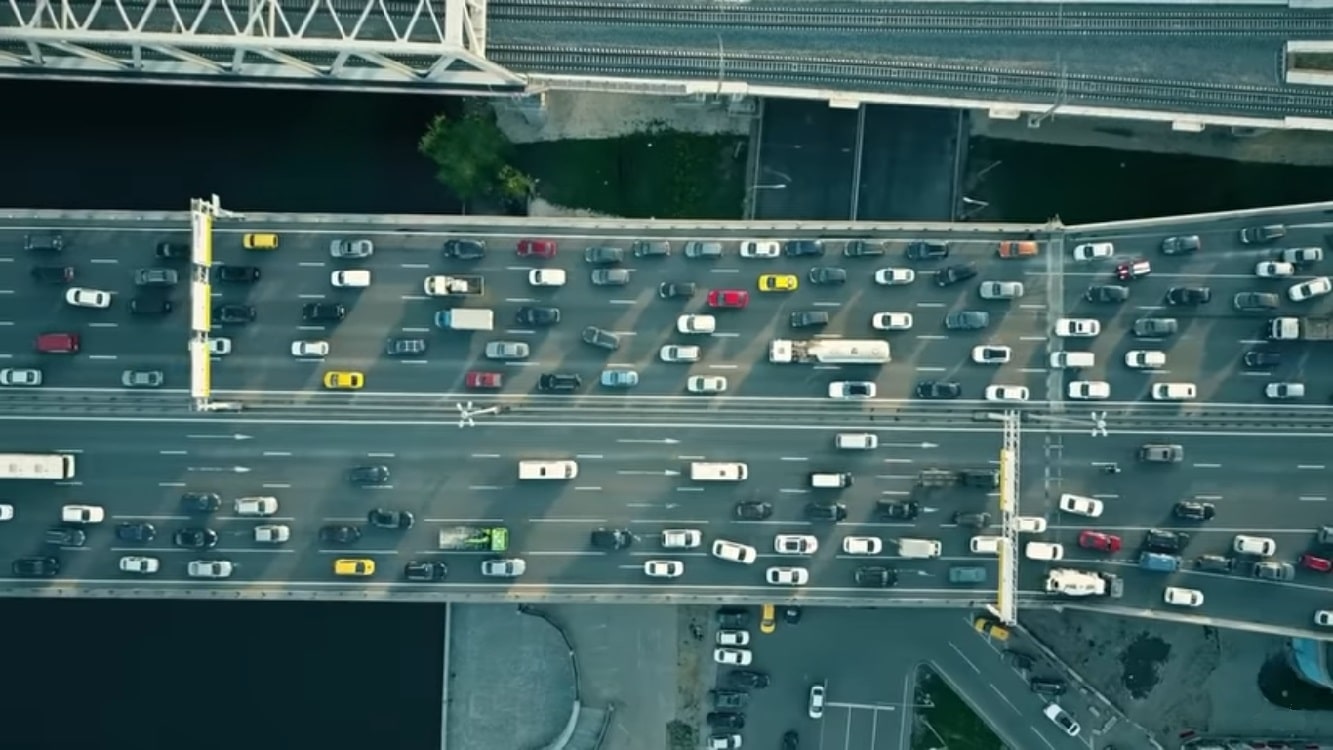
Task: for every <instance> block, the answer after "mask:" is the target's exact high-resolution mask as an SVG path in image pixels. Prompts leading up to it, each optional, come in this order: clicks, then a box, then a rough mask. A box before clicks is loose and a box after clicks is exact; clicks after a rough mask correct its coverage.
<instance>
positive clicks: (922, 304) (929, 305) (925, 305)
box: [916, 302, 944, 307]
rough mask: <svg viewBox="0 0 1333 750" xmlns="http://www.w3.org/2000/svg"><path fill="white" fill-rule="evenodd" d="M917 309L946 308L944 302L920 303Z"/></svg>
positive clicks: (917, 304)
mask: <svg viewBox="0 0 1333 750" xmlns="http://www.w3.org/2000/svg"><path fill="white" fill-rule="evenodd" d="M916 306H917V307H944V303H943V302H918V303H916Z"/></svg>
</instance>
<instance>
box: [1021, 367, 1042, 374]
mask: <svg viewBox="0 0 1333 750" xmlns="http://www.w3.org/2000/svg"><path fill="white" fill-rule="evenodd" d="M1018 371H1019V372H1025V373H1029V374H1032V373H1037V372H1046V368H1044V367H1020V368H1019V369H1018Z"/></svg>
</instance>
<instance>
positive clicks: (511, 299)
mask: <svg viewBox="0 0 1333 750" xmlns="http://www.w3.org/2000/svg"><path fill="white" fill-rule="evenodd" d="M536 301H537V300H535V299H533V298H531V297H508V298H506V299H505V302H513V303H515V304H523V303H527V302H536Z"/></svg>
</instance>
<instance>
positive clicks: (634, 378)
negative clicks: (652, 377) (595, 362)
mask: <svg viewBox="0 0 1333 750" xmlns="http://www.w3.org/2000/svg"><path fill="white" fill-rule="evenodd" d="M601 382H602V385H603V386H604V387H606V388H633V387H634V386H636V385H638V384H639V373H637V372H635V371H634V370H602V380H601Z"/></svg>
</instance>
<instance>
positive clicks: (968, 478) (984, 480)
mask: <svg viewBox="0 0 1333 750" xmlns="http://www.w3.org/2000/svg"><path fill="white" fill-rule="evenodd" d="M958 480H959V481H961V482H962V483H963V486H964V487H980V488H982V489H987V490H993V489H995V488H996V487H999V486H1000V472H999V470H998V469H963V470H962V471H960V472H958Z"/></svg>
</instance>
